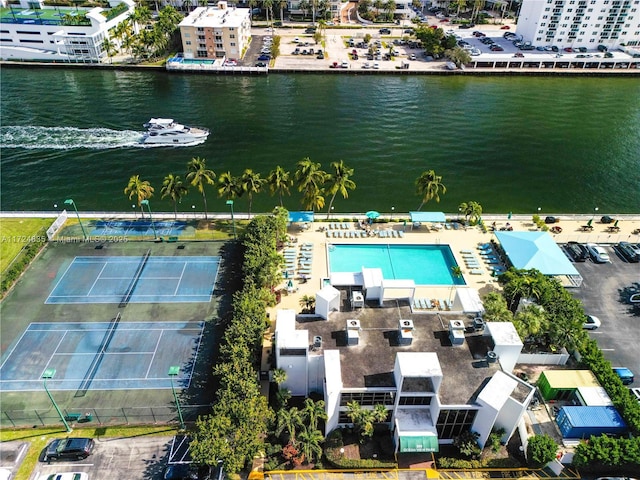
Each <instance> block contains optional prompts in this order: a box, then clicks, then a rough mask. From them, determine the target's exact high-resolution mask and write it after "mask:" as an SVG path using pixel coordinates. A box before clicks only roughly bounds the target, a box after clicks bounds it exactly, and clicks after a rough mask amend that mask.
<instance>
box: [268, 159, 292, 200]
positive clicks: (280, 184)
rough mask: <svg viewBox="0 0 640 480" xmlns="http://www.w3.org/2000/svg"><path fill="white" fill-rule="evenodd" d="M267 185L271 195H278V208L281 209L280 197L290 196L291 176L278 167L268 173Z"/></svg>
mask: <svg viewBox="0 0 640 480" xmlns="http://www.w3.org/2000/svg"><path fill="white" fill-rule="evenodd" d="M267 184H268V185H269V191H270V192H271V195H275V194H276V193H277V194H278V197H279V198H280V206H281V207H282V206H283V204H282V195H284V194H286V195H290V191H289V188H291V186H292V185H293V180H292V179H291V174H290V173H289V172H287V171H286V170H285V169H284V168H282V167H281V166H280V165H278V166H277V167H276V168H275V169H273V170H271V172H269V176H268V177H267Z"/></svg>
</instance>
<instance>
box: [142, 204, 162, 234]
mask: <svg viewBox="0 0 640 480" xmlns="http://www.w3.org/2000/svg"><path fill="white" fill-rule="evenodd" d="M140 205H146V206H147V210H148V211H149V220H151V228H153V238H154V239H156V240H157V239H158V233H157V232H156V225H155V223H153V217H152V216H151V206H149V200H147V199H146V198H145V199H144V200H140Z"/></svg>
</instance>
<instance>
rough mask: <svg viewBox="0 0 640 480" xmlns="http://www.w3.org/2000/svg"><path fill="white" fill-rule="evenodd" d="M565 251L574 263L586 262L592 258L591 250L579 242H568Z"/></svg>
mask: <svg viewBox="0 0 640 480" xmlns="http://www.w3.org/2000/svg"><path fill="white" fill-rule="evenodd" d="M564 250H565V252H567V254H568V255H569V257H571V259H572V260H573V261H574V262H585V261H586V260H587V258H589V257H590V256H591V254H590V253H589V249H587V247H586V246H585V245H583V244H582V243H578V242H568V243H567V244H566V245H565V246H564Z"/></svg>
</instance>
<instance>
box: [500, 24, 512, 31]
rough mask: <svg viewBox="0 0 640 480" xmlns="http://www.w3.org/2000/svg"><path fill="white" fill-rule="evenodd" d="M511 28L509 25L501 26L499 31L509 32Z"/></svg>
mask: <svg viewBox="0 0 640 480" xmlns="http://www.w3.org/2000/svg"><path fill="white" fill-rule="evenodd" d="M510 28H511V27H510V26H509V25H503V26H501V27H500V30H509V29H510Z"/></svg>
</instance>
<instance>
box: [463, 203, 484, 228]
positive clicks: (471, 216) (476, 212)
mask: <svg viewBox="0 0 640 480" xmlns="http://www.w3.org/2000/svg"><path fill="white" fill-rule="evenodd" d="M458 209H459V210H460V212H462V213H463V214H464V220H465V223H466V222H467V221H470V222H471V224H472V225H473V224H475V223H476V222H477V221H478V220H480V217H481V216H482V205H480V204H479V203H478V202H462V203H461V204H460V205H458Z"/></svg>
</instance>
